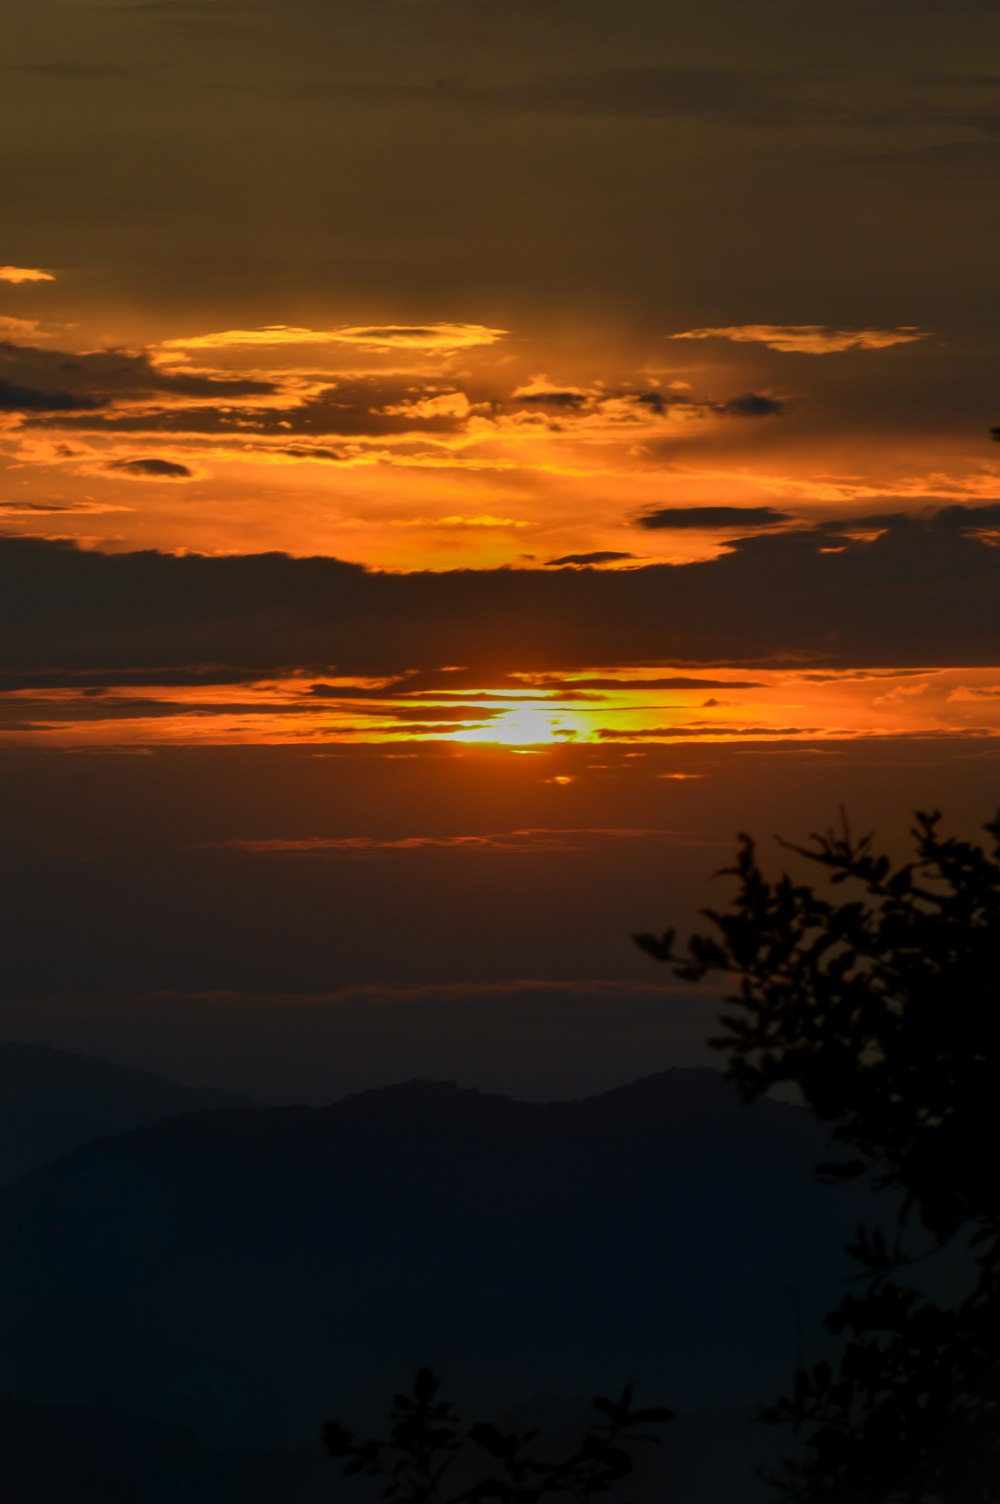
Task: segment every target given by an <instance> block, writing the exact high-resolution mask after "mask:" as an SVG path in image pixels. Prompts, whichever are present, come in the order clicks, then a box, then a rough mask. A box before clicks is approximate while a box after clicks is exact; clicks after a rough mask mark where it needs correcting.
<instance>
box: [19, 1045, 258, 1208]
mask: <svg viewBox="0 0 1000 1504" xmlns="http://www.w3.org/2000/svg"><path fill="white" fill-rule="evenodd" d="M253 1105H255V1104H254V1103H253V1102H252V1100H251V1099H250V1098H249V1097H236V1096H230V1095H229V1094H228V1093H227V1092H223V1091H214V1090H204V1089H200V1088H197V1087H191V1086H179V1085H178V1084H177V1082H175V1081H168V1080H167V1079H166V1077H164V1076H155V1075H152V1074H151V1073H150V1072H149V1071H137V1070H132V1069H131V1067H129V1066H124V1065H112V1064H111V1063H110V1062H109V1061H107V1060H98V1059H94V1058H92V1057H91V1056H89V1055H75V1054H70V1053H67V1052H65V1051H62V1050H52V1049H48V1048H47V1047H45V1046H43V1045H31V1044H13V1043H0V1185H6V1184H9V1183H10V1182H11V1181H13V1180H16V1179H17V1178H18V1177H19V1176H21V1175H24V1174H26V1173H27V1172H28V1171H29V1170H34V1169H36V1168H37V1167H38V1166H39V1165H42V1164H45V1163H46V1161H47V1160H50V1159H54V1158H56V1156H57V1155H60V1154H66V1153H67V1152H69V1151H70V1150H71V1149H76V1148H79V1147H80V1145H81V1144H85V1143H88V1142H89V1141H90V1140H91V1139H95V1138H99V1137H101V1136H103V1135H104V1134H108V1133H124V1132H126V1131H127V1130H128V1129H130V1128H144V1127H146V1126H147V1125H148V1124H151V1123H158V1122H160V1121H161V1120H162V1119H164V1118H171V1117H176V1116H177V1114H178V1113H182V1112H205V1111H208V1110H211V1109H213V1108H223V1107H241V1108H248V1107H252V1106H253Z"/></svg>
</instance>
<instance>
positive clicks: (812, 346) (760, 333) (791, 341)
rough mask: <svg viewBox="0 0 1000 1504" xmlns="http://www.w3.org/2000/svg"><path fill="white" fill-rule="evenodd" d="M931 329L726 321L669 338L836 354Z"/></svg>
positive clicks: (879, 346) (883, 346)
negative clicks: (729, 341) (737, 322)
mask: <svg viewBox="0 0 1000 1504" xmlns="http://www.w3.org/2000/svg"><path fill="white" fill-rule="evenodd" d="M928 333H929V331H928V330H926V329H921V328H919V326H918V325H916V324H900V325H898V327H897V328H895V329H834V328H832V327H831V326H830V325H829V324H723V325H719V326H716V327H711V328H705V329H685V330H683V331H681V332H680V333H679V334H670V335H668V336H667V338H668V339H728V340H733V341H735V342H736V343H737V344H751V345H766V346H767V348H768V349H769V350H781V351H783V352H784V353H785V354H789V355H835V354H837V353H839V352H840V351H842V350H887V349H889V347H890V346H892V345H909V344H913V343H914V342H915V341H916V340H920V339H926V338H927V337H928Z"/></svg>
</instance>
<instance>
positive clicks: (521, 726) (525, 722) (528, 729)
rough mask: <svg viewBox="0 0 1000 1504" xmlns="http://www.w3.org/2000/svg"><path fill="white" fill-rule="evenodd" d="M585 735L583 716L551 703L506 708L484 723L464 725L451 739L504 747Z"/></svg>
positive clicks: (545, 742) (542, 742)
mask: <svg viewBox="0 0 1000 1504" xmlns="http://www.w3.org/2000/svg"><path fill="white" fill-rule="evenodd" d="M585 736H586V727H585V726H584V725H583V724H582V723H581V718H579V717H574V716H573V715H572V714H570V715H567V714H565V713H564V712H563V711H560V710H554V709H553V708H552V707H551V706H542V705H517V706H514V707H513V708H512V709H510V710H505V711H504V713H503V714H502V715H498V716H497V717H496V719H495V720H492V721H490V722H489V724H488V725H485V726H469V727H462V728H461V729H459V730H457V731H456V732H455V733H454V736H453V738H452V740H454V741H459V742H491V743H493V744H494V745H499V746H501V747H538V746H551V745H552V743H554V742H561V741H569V740H574V741H575V740H578V739H581V738H584V737H585Z"/></svg>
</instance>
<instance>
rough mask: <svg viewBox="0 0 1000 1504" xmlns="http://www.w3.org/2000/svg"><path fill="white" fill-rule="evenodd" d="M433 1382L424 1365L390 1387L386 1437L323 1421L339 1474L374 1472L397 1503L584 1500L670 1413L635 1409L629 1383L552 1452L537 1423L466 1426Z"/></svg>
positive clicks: (608, 1485)
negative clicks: (481, 1465)
mask: <svg viewBox="0 0 1000 1504" xmlns="http://www.w3.org/2000/svg"><path fill="white" fill-rule="evenodd" d="M440 1388H441V1386H440V1382H439V1380H438V1379H437V1378H436V1377H435V1375H434V1374H433V1373H431V1371H430V1370H429V1369H426V1368H422V1369H421V1370H420V1371H419V1373H418V1374H417V1376H416V1378H415V1380H414V1383H413V1389H412V1392H411V1393H410V1394H396V1395H394V1396H393V1403H392V1410H391V1414H390V1426H389V1434H388V1435H387V1436H386V1437H385V1438H384V1439H377V1438H370V1437H368V1438H365V1437H359V1436H357V1435H355V1433H354V1432H353V1431H350V1430H348V1429H347V1428H346V1427H344V1426H343V1425H341V1424H340V1423H339V1422H337V1421H328V1422H327V1424H326V1425H325V1426H324V1428H323V1439H324V1441H325V1443H326V1448H327V1451H328V1453H329V1454H330V1456H331V1457H332V1458H334V1459H335V1460H336V1461H338V1462H340V1463H341V1465H342V1467H343V1471H344V1473H345V1474H346V1475H348V1476H357V1475H359V1474H361V1475H363V1476H365V1477H368V1478H373V1479H377V1480H379V1481H380V1483H381V1485H382V1487H381V1496H382V1498H384V1499H388V1500H397V1501H399V1504H538V1501H540V1500H542V1499H545V1498H550V1497H558V1496H562V1497H564V1498H566V1499H573V1500H576V1501H579V1504H586V1501H588V1500H590V1499H591V1498H593V1497H594V1496H596V1495H598V1494H603V1493H607V1492H608V1491H609V1490H611V1489H612V1488H614V1486H615V1485H616V1484H618V1483H620V1482H622V1481H623V1480H624V1479H625V1478H627V1477H629V1475H630V1474H631V1473H632V1471H633V1468H634V1462H633V1455H632V1453H633V1448H634V1447H636V1446H638V1445H641V1444H643V1443H656V1442H657V1441H658V1440H659V1436H658V1434H657V1431H658V1429H659V1428H661V1427H663V1426H664V1425H666V1423H667V1422H668V1421H669V1420H670V1419H671V1418H672V1416H671V1412H670V1411H669V1410H665V1409H662V1408H644V1409H639V1408H636V1406H635V1405H634V1403H633V1398H632V1391H631V1389H629V1388H626V1389H625V1390H624V1391H623V1392H622V1394H621V1396H620V1398H618V1399H605V1398H603V1397H599V1398H597V1399H595V1400H594V1402H593V1403H594V1409H595V1410H596V1411H597V1414H598V1419H596V1420H594V1421H592V1422H591V1423H590V1425H588V1426H587V1428H586V1430H585V1431H584V1432H583V1435H582V1436H581V1438H580V1440H579V1442H578V1444H577V1445H576V1447H575V1448H574V1449H573V1450H572V1451H570V1452H568V1453H567V1454H566V1455H564V1456H559V1457H555V1458H553V1457H548V1456H545V1455H542V1454H540V1453H539V1451H538V1450H537V1448H536V1443H537V1442H538V1432H537V1431H535V1430H527V1431H513V1430H503V1429H501V1428H500V1427H499V1426H496V1425H493V1424H492V1423H490V1422H486V1421H479V1422H477V1423H475V1424H472V1425H465V1424H464V1423H463V1422H462V1420H461V1419H460V1417H459V1414H458V1411H457V1410H456V1408H455V1407H454V1406H453V1405H452V1404H451V1403H450V1402H449V1401H447V1400H444V1399H442V1398H440ZM476 1457H482V1458H483V1460H484V1462H485V1465H486V1467H487V1472H486V1473H485V1474H484V1475H483V1476H481V1477H478V1478H477V1479H476V1480H475V1481H473V1482H470V1483H466V1482H461V1481H459V1480H460V1477H461V1474H462V1471H463V1469H464V1470H466V1471H467V1470H468V1468H469V1465H470V1464H471V1462H472V1460H473V1459H474V1458H476ZM453 1480H454V1481H453Z"/></svg>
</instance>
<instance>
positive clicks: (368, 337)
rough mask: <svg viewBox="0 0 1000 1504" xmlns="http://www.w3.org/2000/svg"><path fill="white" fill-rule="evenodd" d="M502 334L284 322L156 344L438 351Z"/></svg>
mask: <svg viewBox="0 0 1000 1504" xmlns="http://www.w3.org/2000/svg"><path fill="white" fill-rule="evenodd" d="M507 333H508V330H506V329H489V328H487V327H486V325H485V324H370V325H363V324H357V325H345V326H344V327H342V328H340V329H302V328H297V327H294V326H292V325H289V324H268V325H266V326H264V327H263V328H260V329H224V330H221V331H219V332H217V333H213V334H195V335H190V336H188V337H186V338H183V339H168V340H164V341H163V343H162V344H161V345H160V347H159V348H160V349H161V350H176V351H178V352H184V351H192V350H225V349H234V348H239V347H246V346H261V347H271V348H273V347H275V346H279V345H352V346H356V347H360V348H362V349H365V350H413V351H423V352H425V353H427V354H442V353H450V352H451V351H453V350H467V349H471V348H473V347H475V346H477V345H493V344H496V342H497V340H500V339H502V338H503V336H504V335H505V334H507Z"/></svg>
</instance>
